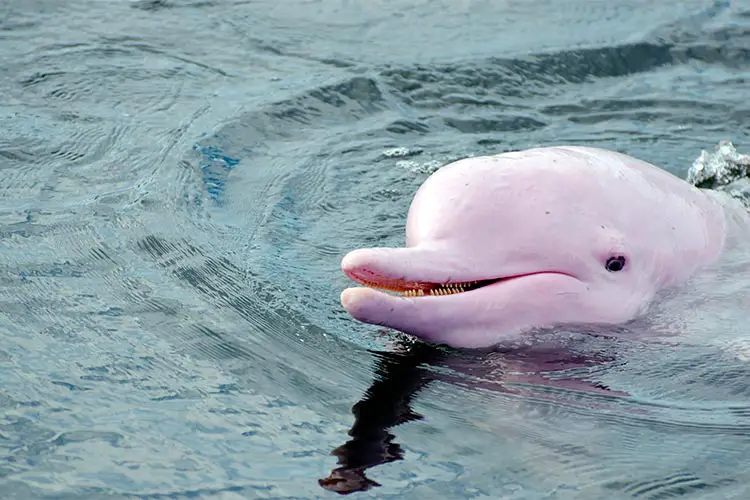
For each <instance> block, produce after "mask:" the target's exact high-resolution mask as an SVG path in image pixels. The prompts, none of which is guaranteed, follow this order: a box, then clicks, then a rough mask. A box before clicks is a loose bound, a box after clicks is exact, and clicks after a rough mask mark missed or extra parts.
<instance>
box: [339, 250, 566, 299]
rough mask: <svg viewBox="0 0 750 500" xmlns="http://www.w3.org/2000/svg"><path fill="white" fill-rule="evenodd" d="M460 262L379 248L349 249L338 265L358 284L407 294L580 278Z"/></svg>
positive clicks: (454, 292) (460, 291)
mask: <svg viewBox="0 0 750 500" xmlns="http://www.w3.org/2000/svg"><path fill="white" fill-rule="evenodd" d="M463 264H465V263H464V261H463V259H461V258H460V256H458V257H456V256H453V257H451V256H450V255H446V254H444V253H443V252H439V251H438V252H436V251H434V250H424V249H419V248H399V249H390V248H378V249H362V250H355V251H353V252H350V253H349V254H348V255H346V256H345V257H344V259H343V261H342V263H341V267H342V270H343V271H344V273H345V274H346V275H347V276H348V277H349V278H350V279H351V280H352V281H355V282H356V283H358V284H360V285H363V286H365V287H367V288H369V289H374V290H377V291H379V292H391V293H393V294H396V295H397V296H401V297H410V298H412V297H416V298H419V297H442V296H451V295H457V294H463V293H468V292H474V291H476V290H481V289H483V288H486V287H490V286H492V285H497V284H499V283H505V282H509V281H515V280H518V279H521V278H525V277H530V276H533V275H542V274H559V275H565V276H568V277H570V278H574V279H576V280H579V279H578V278H577V277H576V276H573V275H571V274H569V273H566V272H561V271H559V270H545V269H541V270H540V269H528V268H527V269H523V268H516V269H508V272H507V273H503V274H495V273H496V272H497V271H495V273H492V272H490V273H486V271H485V272H482V270H481V269H480V268H481V267H482V266H480V265H477V264H476V263H474V264H470V265H469V266H464V265H463ZM483 274H484V276H482V275H483ZM488 275H489V276H488Z"/></svg>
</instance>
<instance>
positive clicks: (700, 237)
mask: <svg viewBox="0 0 750 500" xmlns="http://www.w3.org/2000/svg"><path fill="white" fill-rule="evenodd" d="M727 224H728V222H727V217H726V215H725V213H724V206H723V203H722V201H721V199H720V198H719V195H718V193H716V192H714V191H707V190H701V189H698V188H696V187H695V186H693V185H691V184H689V183H688V182H686V181H684V180H682V179H680V178H678V177H676V176H674V175H672V174H671V173H669V172H667V171H665V170H662V169H660V168H657V167H655V166H653V165H651V164H649V163H646V162H644V161H641V160H638V159H635V158H632V157H629V156H626V155H624V154H620V153H616V152H612V151H606V150H602V149H595V148H587V147H547V148H535V149H530V150H526V151H520V152H512V153H505V154H500V155H497V156H486V157H480V158H469V159H464V160H460V161H457V162H454V163H452V164H450V165H446V166H445V167H443V168H441V169H440V170H438V171H437V172H435V173H434V174H433V175H431V176H430V177H429V178H428V179H427V180H426V181H425V182H424V184H423V185H422V186H421V187H420V188H419V190H418V191H417V193H416V195H415V197H414V199H413V201H412V204H411V207H410V209H409V214H408V218H407V223H406V247H404V248H368V249H359V250H354V251H352V252H350V253H349V254H348V255H346V256H345V257H344V259H343V261H342V263H341V266H342V269H343V271H344V272H345V273H346V274H347V275H348V276H349V277H350V278H351V279H353V280H354V281H356V282H358V283H360V284H363V285H365V287H355V288H349V289H346V290H344V291H343V293H342V294H341V303H342V305H343V306H344V308H345V309H346V310H347V311H348V312H349V314H350V315H351V316H353V317H354V318H355V319H357V320H359V321H362V322H365V323H371V324H376V325H383V326H386V327H389V328H393V329H396V330H400V331H402V332H405V333H408V334H411V335H414V336H416V337H419V338H421V339H423V340H425V341H428V342H432V343H440V344H447V345H450V346H454V347H464V348H481V347H489V346H492V345H495V344H497V343H499V342H501V341H503V340H508V339H513V337H514V336H517V335H519V334H521V333H523V332H526V331H529V330H532V329H534V328H539V327H551V326H557V325H564V324H604V325H606V324H610V325H612V324H621V323H625V322H628V321H630V320H632V319H635V318H636V317H638V316H639V315H641V314H642V313H643V312H644V311H645V310H646V309H647V308H648V306H649V304H650V303H651V302H652V300H653V299H654V297H655V295H656V294H657V293H658V292H659V291H660V290H663V289H665V288H667V287H674V286H677V285H679V284H682V283H684V282H685V281H687V280H688V279H689V278H690V277H691V276H692V275H693V274H694V273H695V272H696V271H697V270H699V269H700V268H701V267H703V266H707V265H709V264H711V263H713V262H714V261H716V260H717V259H718V257H719V256H720V254H721V253H722V250H723V247H724V242H725V238H726V232H727ZM377 289H380V290H377ZM381 290H386V291H390V292H395V293H386V292H384V291H381Z"/></svg>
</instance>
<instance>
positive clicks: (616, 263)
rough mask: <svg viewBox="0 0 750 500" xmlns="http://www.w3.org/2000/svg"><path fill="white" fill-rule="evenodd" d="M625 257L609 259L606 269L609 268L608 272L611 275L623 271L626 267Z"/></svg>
mask: <svg viewBox="0 0 750 500" xmlns="http://www.w3.org/2000/svg"><path fill="white" fill-rule="evenodd" d="M625 262H626V260H625V257H623V256H622V255H618V256H617V257H610V258H609V259H607V264H606V265H605V267H606V268H607V271H609V272H611V273H616V272H617V271H622V269H623V268H624V267H625Z"/></svg>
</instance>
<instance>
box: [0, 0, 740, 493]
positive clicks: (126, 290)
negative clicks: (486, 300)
mask: <svg viewBox="0 0 750 500" xmlns="http://www.w3.org/2000/svg"><path fill="white" fill-rule="evenodd" d="M748 47H750V7H748V6H747V4H744V3H743V2H739V1H738V2H730V1H722V2H709V1H697V0H689V1H682V2H679V3H674V2H672V3H664V4H662V3H659V2H647V1H642V0H627V1H621V2H617V5H613V4H612V3H608V2H592V1H584V0H575V1H567V2H564V5H563V4H562V3H560V2H549V1H543V0H535V1H506V0H504V1H480V0H476V1H472V0H462V1H453V0H450V1H448V0H441V1H438V2H435V1H429V2H428V1H423V0H414V1H409V2H407V1H404V0H398V1H395V2H384V1H380V0H374V1H370V2H366V3H362V2H347V1H334V0H324V1H303V0H289V1H286V2H283V3H274V2H270V1H267V0H258V1H252V2H248V1H222V2H211V1H177V0H175V1H168V0H161V1H160V0H151V1H143V0H140V1H116V0H72V1H69V2H57V1H52V0H33V1H27V0H23V1H22V0H7V1H6V2H5V3H4V4H3V5H2V6H0V98H1V100H0V103H1V104H2V106H0V169H2V175H1V176H0V234H1V235H2V244H1V245H0V303H1V304H0V339H1V341H0V382H2V384H1V385H0V387H1V389H0V408H2V414H3V416H2V418H0V454H1V455H2V458H0V491H2V492H3V496H4V497H5V498H14V497H15V498H50V499H51V498H55V499H63V498H103V497H107V498H133V497H135V498H175V499H177V498H222V499H224V498H276V499H280V498H290V499H291V498H332V497H336V495H335V494H334V493H331V492H329V491H327V490H326V489H324V488H322V487H321V485H320V484H319V481H318V480H319V479H323V478H327V477H329V474H331V471H332V470H334V469H337V468H339V469H338V471H337V472H334V473H333V475H334V477H346V478H348V482H345V483H337V486H335V487H337V488H339V489H341V488H345V487H350V488H364V487H365V486H367V485H368V484H369V486H372V489H370V490H368V491H364V492H360V493H357V494H355V496H357V497H363V498H376V497H377V498H446V499H450V498H457V499H463V498H493V499H496V498H508V499H534V500H536V499H544V498H555V499H568V498H570V499H589V498H591V499H599V498H643V499H654V500H655V499H665V498H678V497H684V498H691V499H692V498H699V499H703V498H747V497H748V495H750V486H748V484H750V474H749V473H748V470H747V467H745V466H744V465H743V464H746V463H748V461H749V460H750V439H749V438H748V435H749V434H748V431H749V430H750V420H749V418H750V405H748V403H747V401H748V397H749V396H750V391H749V390H748V387H750V385H749V384H748V383H747V382H748V380H750V367H749V366H748V360H750V336H748V333H747V332H748V326H750V323H748V320H747V313H746V311H747V310H748V309H750V300H749V299H748V297H750V277H748V276H747V275H743V271H742V270H743V269H745V270H746V269H747V266H746V265H745V264H746V263H747V260H743V259H747V256H746V255H743V254H742V253H740V254H738V255H736V256H733V257H732V258H733V259H734V260H733V261H730V262H728V263H727V266H728V267H725V268H724V269H723V273H718V276H719V277H721V279H720V280H718V281H717V279H716V278H717V274H714V275H712V279H711V280H709V281H705V280H704V281H701V280H698V281H697V282H696V283H694V284H693V286H695V288H694V289H693V293H689V294H682V295H679V296H675V297H672V298H670V300H667V301H665V302H664V303H663V304H662V306H661V307H660V308H656V309H655V310H654V311H653V313H652V314H651V315H650V316H649V317H648V318H647V319H645V320H643V321H641V322H637V323H636V324H634V325H629V326H628V327H626V328H624V329H621V330H622V331H618V332H601V331H597V332H587V331H575V330H573V331H556V332H547V333H542V334H539V335H538V336H536V337H535V338H534V342H533V344H532V345H525V346H522V347H518V348H517V349H507V350H498V351H495V352H491V353H456V352H450V351H442V350H437V349H430V348H426V347H424V346H416V347H410V346H409V345H408V343H406V344H405V343H404V342H403V338H402V337H400V336H398V335H395V334H394V333H393V332H388V331H381V330H378V329H377V328H372V327H368V326H365V325H360V324H357V323H355V322H354V321H352V320H351V319H349V318H348V317H347V316H346V315H345V314H344V312H343V310H342V309H341V307H340V305H339V303H338V295H339V292H340V290H341V289H342V288H344V287H345V286H348V282H347V280H346V278H345V277H344V276H343V275H342V273H341V272H340V270H339V261H340V258H341V256H342V255H343V254H344V253H345V252H346V251H348V250H350V249H352V248H357V247H366V246H375V245H398V244H400V243H401V242H402V239H403V224H404V221H405V215H406V209H407V208H408V204H409V202H410V200H411V196H412V195H413V192H414V190H415V189H416V188H417V187H418V186H419V185H420V183H421V182H422V181H423V180H424V179H425V178H426V176H427V175H428V174H429V173H430V172H432V171H434V170H435V169H436V168H438V167H440V166H441V165H444V164H445V163H447V162H449V161H451V160H454V159H458V158H461V157H465V156H468V155H479V154H490V153H496V152H500V151H505V150H511V149H520V148H527V147H531V146H536V145H551V144H588V145H594V146H601V147H608V148H613V149H617V150H619V151H623V152H626V153H629V154H632V155H635V156H637V157H639V158H642V159H645V160H648V161H651V162H654V163H656V164H658V165H660V166H662V167H664V168H666V169H668V170H670V171H672V172H674V173H676V174H678V175H683V176H684V175H685V173H686V172H687V169H688V168H689V166H690V164H691V163H692V161H693V160H694V159H695V158H696V157H697V156H698V155H699V154H700V151H701V150H703V149H712V148H713V147H714V145H716V144H717V143H718V142H719V141H721V140H731V141H733V142H734V144H735V145H736V146H737V148H738V150H740V151H741V152H748V151H750V138H749V136H750V126H749V125H748V123H749V121H748V119H749V118H750V107H748V102H750V101H748V99H747V88H748V87H747V85H748V81H749V80H748V79H749V78H750V52H749V51H748ZM730 271H731V272H730ZM594 333H595V334H596V335H592V334H594ZM610 333H619V334H620V335H618V336H612V335H609V334H610ZM651 333H663V334H665V335H668V337H667V338H666V339H665V338H663V337H659V338H656V337H655V336H654V335H651ZM540 364H541V365H542V366H544V367H546V370H547V371H548V372H549V373H540V372H539V365H540ZM571 386H573V387H575V388H576V389H577V390H571ZM360 401H361V403H359V404H358V405H357V406H356V407H355V410H354V411H355V412H356V413H357V414H358V416H359V417H358V419H357V420H356V424H355V417H354V415H353V414H352V407H353V406H354V405H355V404H357V403H358V402H360ZM396 423H401V424H402V425H399V426H397V427H394V428H391V426H392V425H393V424H396ZM353 425H354V428H353V430H352V432H351V434H352V435H351V436H350V435H348V433H349V431H350V429H352V426H353ZM347 443H348V444H347ZM341 446H343V448H340V447H341ZM334 449H338V451H337V453H338V455H339V457H337V456H334V455H331V451H332V450H334ZM339 459H340V461H341V463H338V461H339ZM378 462H385V463H383V464H382V465H379V466H377V465H376V466H375V467H373V468H371V469H368V470H366V471H364V472H362V470H361V468H360V469H358V467H360V466H365V465H372V464H375V463H378ZM340 467H343V469H340ZM363 475H365V476H366V477H367V478H369V479H370V480H372V481H375V482H377V483H379V484H380V486H375V485H374V484H370V483H368V482H367V480H365V479H364V478H363ZM323 484H324V485H325V484H328V485H329V487H334V486H331V485H332V484H333V483H330V482H329V483H326V482H325V481H323Z"/></svg>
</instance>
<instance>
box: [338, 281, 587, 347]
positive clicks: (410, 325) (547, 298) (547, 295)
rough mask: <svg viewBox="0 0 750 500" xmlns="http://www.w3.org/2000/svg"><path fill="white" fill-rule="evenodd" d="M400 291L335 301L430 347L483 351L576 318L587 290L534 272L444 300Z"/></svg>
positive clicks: (365, 292)
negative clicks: (509, 339)
mask: <svg viewBox="0 0 750 500" xmlns="http://www.w3.org/2000/svg"><path fill="white" fill-rule="evenodd" d="M401 293H402V295H392V294H389V293H385V292H382V291H379V290H377V289H373V288H370V287H353V288H348V289H346V290H344V291H343V293H342V294H341V303H342V305H343V306H344V308H345V309H346V310H347V311H348V312H349V314H350V315H351V316H352V317H353V318H355V319H357V320H359V321H361V322H364V323H369V324H373V325H379V326H384V327H387V328H392V329H394V330H398V331H401V332H404V333H406V334H409V335H413V336H415V337H418V338H420V339H422V340H424V341H427V342H431V343H437V344H447V345H450V346H453V347H460V348H484V347H489V346H491V345H493V344H496V343H497V342H498V341H499V340H500V339H502V338H506V339H507V338H513V337H515V336H517V335H520V334H523V333H524V332H525V331H529V330H532V329H534V328H541V327H548V326H553V325H555V324H558V323H566V322H570V321H575V320H578V319H580V318H581V311H582V310H583V308H584V307H585V302H587V300H588V297H590V293H591V292H590V290H588V287H587V285H586V283H584V282H582V281H580V280H579V279H577V278H575V277H572V276H569V275H566V274H563V273H552V272H551V273H544V272H540V273H534V274H529V275H525V276H520V277H511V278H505V279H500V280H493V282H492V283H490V284H487V285H485V286H482V287H480V288H475V289H472V290H468V291H464V292H458V293H455V292H454V293H450V294H448V295H446V296H438V295H424V296H409V295H403V292H401Z"/></svg>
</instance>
